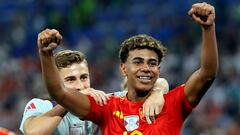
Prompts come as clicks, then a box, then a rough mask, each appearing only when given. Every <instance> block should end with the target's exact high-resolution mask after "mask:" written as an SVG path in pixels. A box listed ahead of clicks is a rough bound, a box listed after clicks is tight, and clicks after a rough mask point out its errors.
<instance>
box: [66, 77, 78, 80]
mask: <svg viewBox="0 0 240 135" xmlns="http://www.w3.org/2000/svg"><path fill="white" fill-rule="evenodd" d="M72 78H76V77H75V76H67V77H64V78H63V79H64V80H67V79H72Z"/></svg>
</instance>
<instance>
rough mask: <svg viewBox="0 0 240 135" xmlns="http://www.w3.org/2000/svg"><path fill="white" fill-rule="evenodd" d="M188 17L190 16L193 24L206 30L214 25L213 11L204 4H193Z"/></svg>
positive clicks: (211, 7) (212, 8)
mask: <svg viewBox="0 0 240 135" xmlns="http://www.w3.org/2000/svg"><path fill="white" fill-rule="evenodd" d="M188 15H189V16H191V17H192V18H193V20H194V21H195V22H197V23H198V24H200V25H201V26H203V27H204V28H206V27H209V26H212V25H213V24H214V20H215V9H214V7H213V6H211V5H210V4H207V3H205V2H203V3H196V4H193V5H192V8H191V9H190V10H189V11H188Z"/></svg>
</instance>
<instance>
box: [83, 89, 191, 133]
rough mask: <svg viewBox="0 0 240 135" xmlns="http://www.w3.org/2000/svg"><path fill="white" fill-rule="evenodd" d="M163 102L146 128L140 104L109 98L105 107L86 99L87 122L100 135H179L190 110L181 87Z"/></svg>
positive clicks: (168, 94) (122, 98)
mask: <svg viewBox="0 0 240 135" xmlns="http://www.w3.org/2000/svg"><path fill="white" fill-rule="evenodd" d="M164 98H165V104H164V107H163V110H162V112H161V113H160V114H159V115H158V117H157V118H156V120H155V123H153V124H147V122H146V119H145V118H144V117H143V115H142V105H143V102H130V101H128V99H127V98H126V96H124V97H117V96H111V97H110V100H109V101H108V104H107V105H104V106H99V105H97V104H96V103H95V101H94V99H93V98H92V97H89V100H90V104H91V107H90V111H89V114H88V117H87V119H89V120H91V121H93V122H95V123H96V124H98V125H99V127H100V128H101V130H102V133H103V135H179V134H180V130H181V127H182V125H183V122H184V120H185V119H186V117H187V116H188V115H189V114H190V113H191V111H192V109H193V108H192V107H191V106H190V104H189V102H188V101H187V98H186V96H185V94H184V85H181V86H179V87H176V88H175V89H173V90H171V91H170V92H169V93H167V94H165V95H164Z"/></svg>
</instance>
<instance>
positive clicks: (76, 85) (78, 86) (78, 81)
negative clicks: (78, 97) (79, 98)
mask: <svg viewBox="0 0 240 135" xmlns="http://www.w3.org/2000/svg"><path fill="white" fill-rule="evenodd" d="M75 89H77V90H82V89H84V86H83V83H82V81H81V80H80V79H78V80H77V81H76V83H75Z"/></svg>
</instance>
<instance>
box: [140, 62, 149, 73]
mask: <svg viewBox="0 0 240 135" xmlns="http://www.w3.org/2000/svg"><path fill="white" fill-rule="evenodd" d="M141 70H142V71H145V72H147V71H149V70H150V67H149V65H148V64H147V63H144V64H143V65H142V68H141Z"/></svg>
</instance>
